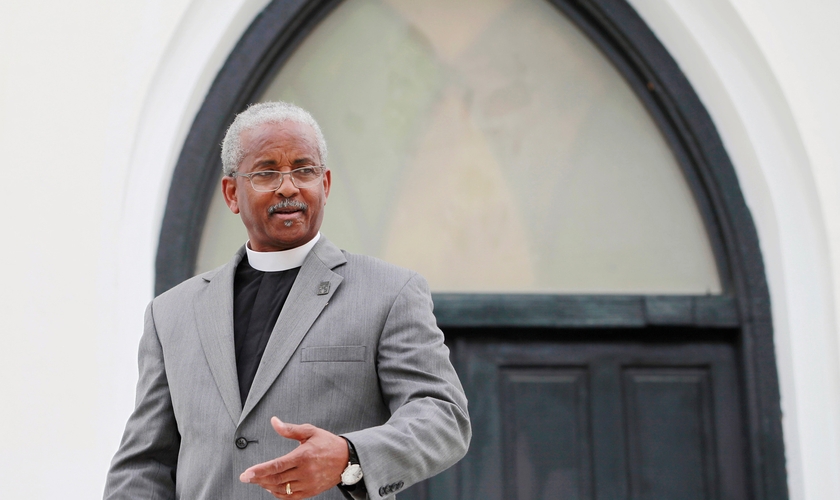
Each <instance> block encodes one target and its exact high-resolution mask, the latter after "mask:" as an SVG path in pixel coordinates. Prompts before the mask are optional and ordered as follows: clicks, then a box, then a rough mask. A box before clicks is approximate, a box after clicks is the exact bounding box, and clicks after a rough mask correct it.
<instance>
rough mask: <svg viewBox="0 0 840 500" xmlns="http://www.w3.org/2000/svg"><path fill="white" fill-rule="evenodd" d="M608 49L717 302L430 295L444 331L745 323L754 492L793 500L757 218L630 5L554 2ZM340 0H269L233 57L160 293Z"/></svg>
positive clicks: (200, 147)
mask: <svg viewBox="0 0 840 500" xmlns="http://www.w3.org/2000/svg"><path fill="white" fill-rule="evenodd" d="M549 1H550V2H551V3H552V4H554V5H555V6H556V7H557V8H558V9H559V10H560V11H562V12H563V13H564V14H566V15H567V16H568V17H569V18H570V19H572V20H573V21H574V22H575V23H576V24H577V25H578V26H579V27H580V28H581V30H582V31H583V32H584V33H586V35H587V36H589V38H590V39H591V40H592V41H593V42H594V43H595V44H596V45H597V46H598V47H599V48H600V49H601V51H602V52H603V53H604V55H605V56H606V57H608V58H609V59H610V60H611V61H612V62H613V64H614V65H615V67H616V68H617V69H618V70H619V71H620V72H621V73H622V75H623V76H624V78H625V80H626V81H627V83H628V84H629V85H630V86H631V88H633V90H634V91H635V92H636V94H637V95H638V96H639V98H640V99H641V101H642V102H643V103H644V105H645V106H646V108H647V110H648V112H649V113H650V115H651V116H652V117H653V119H654V120H655V121H656V123H657V124H658V126H659V128H660V130H661V132H662V134H663V136H664V137H665V139H666V141H667V142H668V143H669V145H670V147H671V149H672V151H673V153H674V155H675V157H676V158H677V161H678V163H679V164H680V165H681V167H682V169H683V172H684V174H685V177H686V179H687V181H688V184H689V186H690V188H691V190H692V192H693V194H694V198H695V201H696V202H697V206H698V208H699V210H700V213H701V215H702V217H703V219H704V222H705V224H706V229H707V232H708V235H709V238H710V241H711V244H712V249H713V252H714V254H715V258H716V261H717V265H718V269H719V272H720V275H721V281H722V284H723V289H724V293H723V295H720V296H628V295H621V296H603V295H598V296H592V295H557V296H556V295H460V294H437V295H435V310H436V314H437V316H438V321H439V323H440V325H441V327H444V328H464V327H502V326H511V327H555V328H557V327H560V328H569V327H573V328H592V327H596V328H598V327H601V328H603V327H618V328H621V329H623V330H624V331H626V332H627V334H628V338H629V336H631V335H634V334H637V333H638V332H639V331H640V329H642V328H646V327H648V326H651V325H674V326H677V325H680V326H688V327H692V326H693V327H717V328H733V327H735V328H737V330H738V332H739V337H738V349H739V362H740V377H741V390H742V391H743V394H744V401H745V403H744V408H743V410H744V415H745V421H746V429H744V432H745V435H746V436H747V442H748V443H749V444H748V450H747V456H748V457H749V464H748V465H749V470H750V480H749V483H750V488H751V490H752V491H751V496H753V497H754V498H757V499H768V500H769V499H773V500H784V499H787V498H788V493H787V477H786V470H785V456H784V442H783V438H782V423H781V422H782V419H781V407H780V398H779V384H778V376H777V372H776V359H775V350H774V345H773V326H772V319H771V313H770V295H769V291H768V288H767V280H766V277H765V273H764V263H763V259H762V256H761V251H760V248H759V244H758V235H757V233H756V230H755V225H754V224H753V220H752V216H751V215H750V212H749V210H748V208H747V206H746V203H745V201H744V197H743V194H742V193H741V189H740V186H739V183H738V179H737V176H736V174H735V170H734V168H733V166H732V163H731V161H730V159H729V156H728V155H727V153H726V150H725V149H724V147H723V142H722V141H721V139H720V136H719V135H718V133H717V130H716V128H715V125H714V123H713V122H712V119H711V117H710V116H709V114H708V112H707V111H706V109H705V107H704V106H703V104H702V103H701V102H700V99H699V98H698V96H697V94H696V93H695V92H694V90H693V88H692V87H691V84H690V83H689V82H688V80H687V79H686V77H685V75H684V74H683V73H682V71H681V70H680V69H679V66H678V65H677V64H676V62H675V61H674V60H673V58H672V57H671V56H670V55H669V54H668V52H667V50H666V49H665V47H664V46H663V45H662V44H661V43H660V42H659V40H658V39H657V38H656V36H655V35H654V34H653V32H652V31H651V30H650V28H648V26H647V25H646V24H645V23H644V21H643V20H642V19H641V18H640V17H639V15H638V14H637V13H636V12H635V11H634V10H633V8H632V7H630V6H629V5H628V4H627V3H626V1H625V0H549ZM339 3H340V0H273V1H272V2H271V3H270V4H269V5H268V6H267V7H266V8H265V10H263V12H261V13H260V14H259V15H258V16H257V17H256V18H255V19H254V21H253V22H252V23H251V25H250V27H249V28H248V30H247V31H246V32H245V34H244V35H243V36H242V38H241V39H240V40H239V42H238V44H237V45H236V47H235V48H234V49H233V51H232V52H231V54H230V56H229V57H228V59H227V61H226V62H225V64H224V66H223V67H222V69H221V71H220V72H219V74H218V75H217V76H216V79H215V81H214V82H213V85H212V86H211V88H210V91H209V92H208V94H207V96H206V98H205V100H204V103H203V105H202V106H201V109H200V110H199V112H198V114H197V115H196V118H195V121H194V122H193V124H192V127H191V129H190V131H189V134H188V135H187V138H186V140H185V142H184V147H183V149H182V150H181V155H180V156H179V158H178V162H177V164H176V167H175V173H174V175H173V178H172V184H171V186H170V190H169V196H168V199H167V203H166V210H165V214H164V219H163V224H162V228H161V233H160V241H159V246H158V251H157V259H156V263H155V270H156V276H155V292H156V293H158V294H159V293H162V292H163V291H165V290H167V289H169V288H171V287H172V286H174V285H176V284H177V283H179V282H181V281H183V280H184V279H187V278H189V277H190V276H192V275H193V272H194V268H195V261H196V257H197V254H198V245H199V242H200V237H201V233H202V230H203V227H204V222H205V219H206V214H207V209H208V207H209V205H210V200H211V199H212V195H213V193H214V191H215V190H216V189H218V182H219V177H220V175H221V161H220V158H219V147H218V145H219V144H220V143H221V140H222V137H223V136H224V132H225V130H226V129H227V127H228V125H229V124H230V123H231V121H232V120H233V117H234V116H235V115H236V113H238V112H240V111H241V110H243V109H244V108H245V107H246V106H247V104H248V103H250V102H252V101H253V100H254V99H256V98H257V97H258V96H259V95H260V93H261V92H262V91H263V89H264V86H265V85H266V83H267V82H268V81H269V79H270V78H271V76H272V75H274V74H276V72H277V71H278V70H279V68H281V67H282V66H283V64H284V63H285V62H286V60H287V59H288V57H289V56H290V55H291V54H292V53H293V51H294V49H295V48H296V47H297V46H298V45H299V44H300V42H301V41H302V40H303V39H304V38H305V37H306V36H307V35H308V34H309V33H310V32H311V31H312V29H313V28H314V27H315V26H316V25H317V24H318V22H319V21H320V20H321V19H323V18H324V17H325V16H327V15H329V13H330V12H331V11H332V9H333V8H335V7H336V6H337V5H338V4H339Z"/></svg>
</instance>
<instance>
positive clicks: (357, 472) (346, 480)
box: [341, 464, 364, 486]
mask: <svg viewBox="0 0 840 500" xmlns="http://www.w3.org/2000/svg"><path fill="white" fill-rule="evenodd" d="M362 477H364V474H363V473H362V467H361V466H360V465H359V464H351V465H348V466H347V468H346V469H344V472H342V473H341V483H342V484H344V485H345V486H352V485H354V484H356V483H358V482H359V481H361V480H362Z"/></svg>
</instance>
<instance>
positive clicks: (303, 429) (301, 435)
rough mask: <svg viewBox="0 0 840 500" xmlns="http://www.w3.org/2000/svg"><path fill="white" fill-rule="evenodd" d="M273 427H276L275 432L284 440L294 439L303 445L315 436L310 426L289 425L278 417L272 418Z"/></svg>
mask: <svg viewBox="0 0 840 500" xmlns="http://www.w3.org/2000/svg"><path fill="white" fill-rule="evenodd" d="M271 426H272V427H274V431H275V432H277V434H280V435H281V436H283V437H284V438H287V439H294V440H295V441H300V442H301V443H302V442H304V441H306V440H307V439H309V438H310V437H312V434H313V432H312V429H311V426H309V425H295V424H287V423H285V422H283V421H282V420H280V419H279V418H277V417H271Z"/></svg>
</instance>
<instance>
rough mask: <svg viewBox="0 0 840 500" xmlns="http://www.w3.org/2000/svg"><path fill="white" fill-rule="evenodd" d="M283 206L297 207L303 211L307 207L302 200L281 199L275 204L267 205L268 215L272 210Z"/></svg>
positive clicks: (274, 210) (281, 208) (283, 207)
mask: <svg viewBox="0 0 840 500" xmlns="http://www.w3.org/2000/svg"><path fill="white" fill-rule="evenodd" d="M285 208H297V209H299V210H303V211H304V212H305V211H307V210H308V209H309V205H307V204H306V203H304V202H302V201H297V200H283V201H281V202H280V203H278V204H276V205H272V206H270V207H268V215H272V214H273V213H274V212H277V211H280V210H283V209H285Z"/></svg>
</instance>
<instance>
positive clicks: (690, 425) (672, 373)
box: [400, 332, 747, 500]
mask: <svg viewBox="0 0 840 500" xmlns="http://www.w3.org/2000/svg"><path fill="white" fill-rule="evenodd" d="M660 333H661V332H660ZM514 338H519V339H522V338H523V336H522V335H518V334H517V332H512V333H509V334H508V335H505V336H504V337H499V338H496V339H495V340H482V339H477V338H476V336H474V335H472V336H469V337H461V338H460V339H459V340H457V342H456V344H455V346H454V347H455V349H454V354H455V362H456V368H457V369H458V371H459V374H460V376H461V380H462V382H463V383H464V389H465V391H466V392H467V397H468V399H469V402H470V416H471V419H472V423H473V440H472V444H471V447H470V451H469V453H468V454H467V456H466V457H465V458H464V460H462V461H461V462H460V463H459V464H458V466H456V467H454V468H452V469H450V470H449V471H447V472H445V473H444V474H442V475H440V476H437V477H435V478H433V479H431V480H430V481H427V482H425V483H423V484H420V485H417V486H415V487H413V488H411V489H409V490H408V491H407V492H406V494H405V495H400V498H402V499H406V498H408V499H421V498H426V499H432V498H435V499H438V498H460V499H464V500H466V499H480V500H495V499H498V500H502V499H505V500H507V499H517V500H542V499H564V500H565V499H587V500H589V499H593V500H623V499H627V500H631V499H632V500H654V499H656V500H661V499H692V500H693V499H698V500H735V499H739V500H740V499H743V498H747V490H746V487H745V473H744V471H745V462H744V457H743V451H742V447H743V443H742V437H741V434H742V430H741V429H742V422H741V416H740V414H741V410H740V408H741V405H740V401H739V396H738V390H737V387H738V380H737V377H736V373H737V372H736V366H735V353H734V347H733V346H732V345H730V344H729V343H727V342H725V341H722V340H709V341H696V342H687V341H686V342H682V343H673V342H632V341H627V342H622V341H615V340H610V341H602V342H596V341H592V342H583V341H566V342H547V341H527V340H518V341H512V340H508V339H514ZM589 338H595V336H594V335H592V336H590V337H589ZM611 338H614V337H611ZM637 338H639V337H637ZM674 338H675V337H674ZM433 492H434V494H433Z"/></svg>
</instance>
